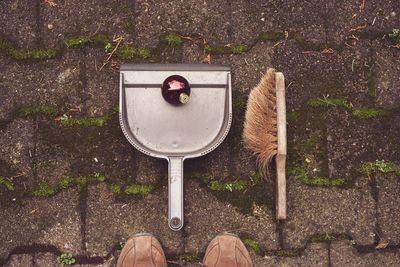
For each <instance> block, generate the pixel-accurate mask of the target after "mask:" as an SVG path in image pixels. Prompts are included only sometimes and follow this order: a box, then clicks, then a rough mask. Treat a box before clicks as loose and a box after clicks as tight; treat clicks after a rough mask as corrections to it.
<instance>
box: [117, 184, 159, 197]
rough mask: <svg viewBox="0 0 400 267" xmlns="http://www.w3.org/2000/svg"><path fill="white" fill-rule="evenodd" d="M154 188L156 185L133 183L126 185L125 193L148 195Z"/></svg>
mask: <svg viewBox="0 0 400 267" xmlns="http://www.w3.org/2000/svg"><path fill="white" fill-rule="evenodd" d="M153 190H154V186H152V185H146V184H131V185H128V186H126V187H125V190H124V193H125V194H128V195H147V194H149V193H151V192H152V191H153Z"/></svg>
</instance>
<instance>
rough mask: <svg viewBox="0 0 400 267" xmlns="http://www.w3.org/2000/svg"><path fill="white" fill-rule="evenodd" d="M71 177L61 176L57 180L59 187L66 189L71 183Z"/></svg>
mask: <svg viewBox="0 0 400 267" xmlns="http://www.w3.org/2000/svg"><path fill="white" fill-rule="evenodd" d="M73 182H74V181H73V178H72V177H71V176H68V175H66V176H63V177H62V178H61V180H60V181H59V182H58V187H59V188H61V189H66V188H68V187H70V186H71V185H72V184H73Z"/></svg>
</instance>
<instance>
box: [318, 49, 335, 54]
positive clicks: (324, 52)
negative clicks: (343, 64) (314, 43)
mask: <svg viewBox="0 0 400 267" xmlns="http://www.w3.org/2000/svg"><path fill="white" fill-rule="evenodd" d="M321 53H322V54H333V53H335V50H333V49H332V48H325V49H324V50H322V51H321Z"/></svg>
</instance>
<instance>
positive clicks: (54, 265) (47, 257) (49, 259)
mask: <svg viewBox="0 0 400 267" xmlns="http://www.w3.org/2000/svg"><path fill="white" fill-rule="evenodd" d="M32 266H40V267H58V266H60V264H59V263H58V262H57V257H56V255H54V254H53V253H36V254H35V256H34V264H33V265H32Z"/></svg>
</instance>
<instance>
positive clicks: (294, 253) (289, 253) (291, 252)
mask: <svg viewBox="0 0 400 267" xmlns="http://www.w3.org/2000/svg"><path fill="white" fill-rule="evenodd" d="M275 255H276V256H278V257H298V256H300V255H301V251H300V250H299V249H282V250H278V251H276V252H275Z"/></svg>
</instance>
